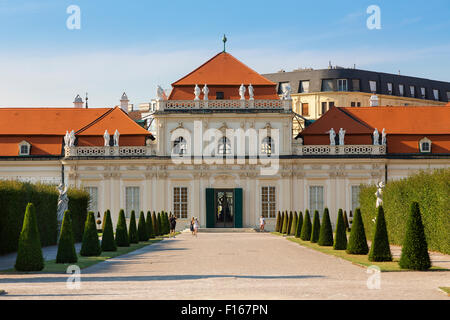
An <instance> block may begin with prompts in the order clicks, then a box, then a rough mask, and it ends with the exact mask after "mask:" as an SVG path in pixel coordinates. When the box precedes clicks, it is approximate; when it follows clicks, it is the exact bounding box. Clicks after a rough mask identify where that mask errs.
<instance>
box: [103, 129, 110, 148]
mask: <svg viewBox="0 0 450 320" xmlns="http://www.w3.org/2000/svg"><path fill="white" fill-rule="evenodd" d="M103 138H104V139H105V147H109V133H108V130H105V133H104V134H103Z"/></svg>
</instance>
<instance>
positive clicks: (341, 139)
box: [339, 128, 345, 146]
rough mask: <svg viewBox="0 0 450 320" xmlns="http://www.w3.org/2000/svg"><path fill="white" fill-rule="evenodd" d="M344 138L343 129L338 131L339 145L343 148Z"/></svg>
mask: <svg viewBox="0 0 450 320" xmlns="http://www.w3.org/2000/svg"><path fill="white" fill-rule="evenodd" d="M344 138H345V130H344V129H342V128H341V129H339V145H341V146H343V145H344Z"/></svg>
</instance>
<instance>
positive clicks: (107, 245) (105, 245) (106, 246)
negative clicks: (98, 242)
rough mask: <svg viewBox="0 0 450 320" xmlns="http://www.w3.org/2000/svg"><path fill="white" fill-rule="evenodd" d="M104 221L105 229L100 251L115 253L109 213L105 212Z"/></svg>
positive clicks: (115, 246)
mask: <svg viewBox="0 0 450 320" xmlns="http://www.w3.org/2000/svg"><path fill="white" fill-rule="evenodd" d="M104 220H105V227H104V228H103V235H102V251H116V250H117V244H116V241H115V240H114V229H113V224H112V219H111V211H109V210H106V212H105V217H104Z"/></svg>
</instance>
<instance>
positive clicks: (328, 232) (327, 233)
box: [318, 208, 333, 246]
mask: <svg viewBox="0 0 450 320" xmlns="http://www.w3.org/2000/svg"><path fill="white" fill-rule="evenodd" d="M318 244H319V246H332V245H333V227H332V226H331V220H330V213H329V212H328V208H325V210H324V211H323V217H322V224H321V225H320V233H319V241H318Z"/></svg>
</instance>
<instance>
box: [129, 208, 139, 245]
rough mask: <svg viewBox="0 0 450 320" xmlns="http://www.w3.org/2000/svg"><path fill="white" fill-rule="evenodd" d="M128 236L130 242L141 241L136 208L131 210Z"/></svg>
mask: <svg viewBox="0 0 450 320" xmlns="http://www.w3.org/2000/svg"><path fill="white" fill-rule="evenodd" d="M128 237H129V239H130V243H138V242H139V238H138V234H137V228H136V214H135V213H134V210H131V216H130V226H129V231H128Z"/></svg>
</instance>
